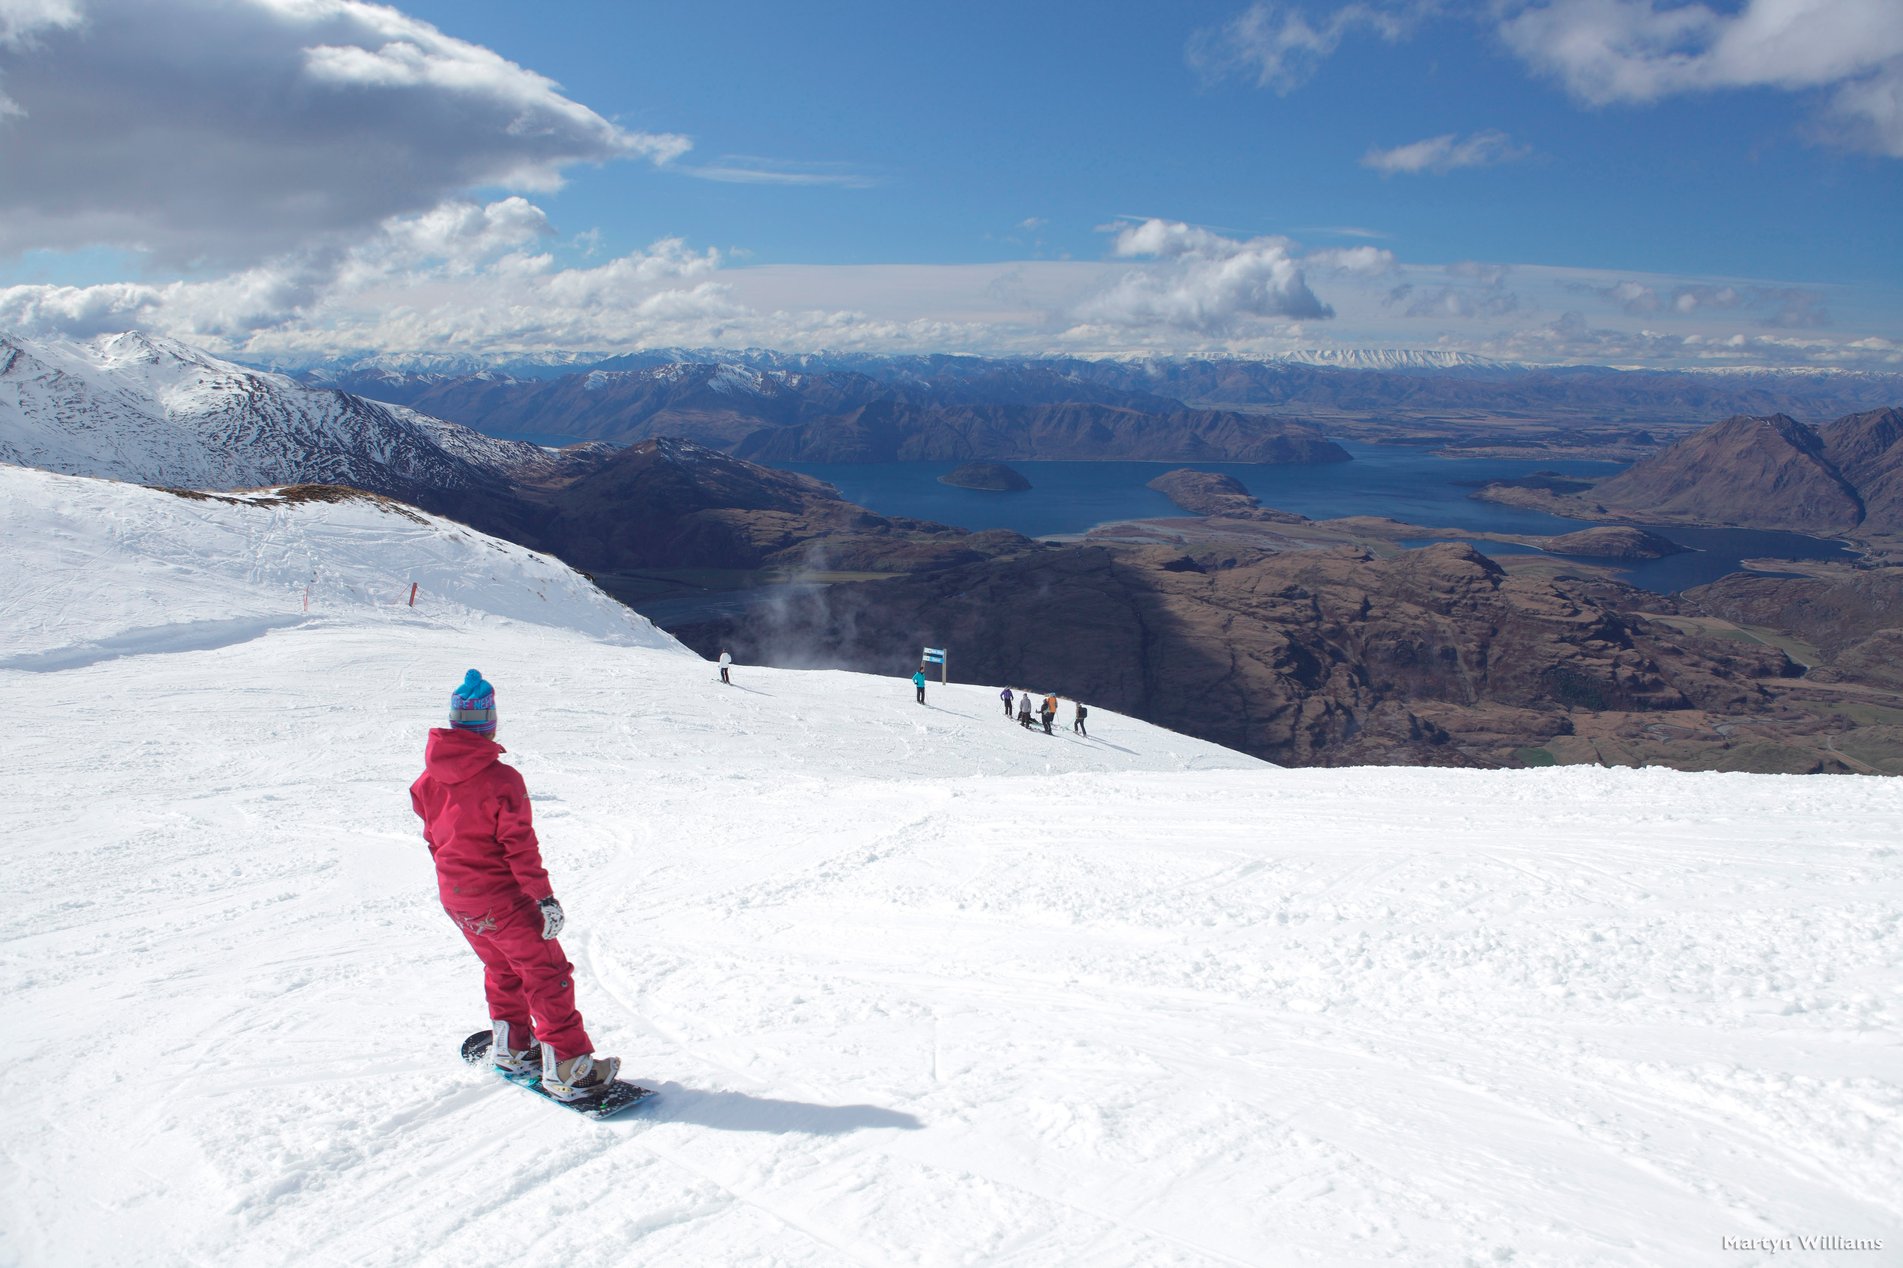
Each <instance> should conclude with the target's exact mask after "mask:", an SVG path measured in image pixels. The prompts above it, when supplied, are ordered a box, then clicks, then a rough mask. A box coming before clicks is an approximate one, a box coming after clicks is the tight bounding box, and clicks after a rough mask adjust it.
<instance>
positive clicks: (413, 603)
mask: <svg viewBox="0 0 1903 1268" xmlns="http://www.w3.org/2000/svg"><path fill="white" fill-rule="evenodd" d="M410 606H411V607H415V606H416V582H414V581H412V582H410Z"/></svg>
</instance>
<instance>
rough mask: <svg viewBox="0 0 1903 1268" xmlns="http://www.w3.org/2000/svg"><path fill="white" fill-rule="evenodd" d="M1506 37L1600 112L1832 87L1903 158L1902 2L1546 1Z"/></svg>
mask: <svg viewBox="0 0 1903 1268" xmlns="http://www.w3.org/2000/svg"><path fill="white" fill-rule="evenodd" d="M1506 12H1507V16H1506V17H1505V18H1504V20H1503V21H1502V22H1501V23H1500V27H1499V31H1500V35H1501V36H1502V38H1503V39H1504V40H1505V41H1506V43H1507V46H1508V47H1509V48H1511V49H1512V50H1513V51H1514V52H1515V53H1517V54H1518V55H1519V56H1520V57H1521V58H1522V59H1524V60H1525V61H1526V62H1527V63H1528V64H1529V65H1531V66H1532V67H1534V68H1535V69H1537V70H1539V71H1541V72H1544V73H1546V74H1548V75H1551V76H1553V77H1554V78H1556V79H1558V80H1559V81H1560V82H1561V83H1562V84H1564V85H1565V87H1566V88H1567V90H1568V91H1569V92H1571V93H1572V94H1573V95H1574V96H1576V97H1578V98H1579V99H1581V100H1582V101H1585V102H1587V103H1589V104H1592V105H1609V104H1612V103H1615V102H1650V101H1656V100H1658V99H1660V98H1662V97H1667V96H1671V95H1674V94H1679V93H1689V92H1709V91H1714V90H1718V89H1727V88H1760V87H1768V88H1778V89H1783V90H1786V91H1803V90H1825V91H1827V92H1828V93H1829V94H1830V95H1829V101H1828V109H1829V110H1830V112H1831V113H1832V114H1833V116H1835V118H1836V119H1837V120H1838V122H1839V123H1840V124H1841V125H1844V126H1847V127H1848V128H1849V129H1851V131H1850V132H1849V134H1848V135H1847V136H1845V137H1844V138H1843V139H1846V140H1848V141H1850V142H1851V143H1853V144H1857V145H1861V146H1864V147H1866V148H1870V149H1874V150H1877V151H1879V152H1881V153H1885V154H1889V155H1892V156H1897V157H1903V6H1899V4H1898V3H1897V0H1744V2H1743V3H1742V4H1736V5H1730V6H1726V7H1724V8H1712V7H1709V6H1707V5H1704V4H1684V3H1672V2H1670V0H1544V2H1542V3H1534V4H1518V5H1514V6H1511V7H1510V8H1508V9H1507V11H1506Z"/></svg>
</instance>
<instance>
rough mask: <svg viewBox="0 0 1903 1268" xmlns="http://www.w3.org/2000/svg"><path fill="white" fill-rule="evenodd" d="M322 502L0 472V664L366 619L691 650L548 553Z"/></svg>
mask: <svg viewBox="0 0 1903 1268" xmlns="http://www.w3.org/2000/svg"><path fill="white" fill-rule="evenodd" d="M324 496H326V497H329V498H336V499H339V500H327V501H308V500H287V498H286V497H285V495H284V494H282V493H281V492H279V491H276V490H268V489H267V490H264V491H261V492H256V493H246V494H236V495H223V494H202V493H192V494H184V493H174V492H168V491H162V490H157V489H148V488H143V487H141V486H138V485H131V484H118V483H113V482H109V481H103V480H92V479H85V478H80V477H73V476H61V475H54V474H50V473H48V472H43V471H35V470H30V469H28V468H25V467H12V466H4V465H0V533H4V534H5V536H6V539H7V541H8V548H7V552H6V554H5V556H4V557H0V594H4V595H6V596H7V599H6V600H5V601H4V603H0V668H10V669H53V668H64V667H67V666H70V665H77V664H87V663H91V662H93V661H96V660H102V659H108V658H110V657H113V656H121V655H130V656H136V655H140V654H143V653H148V652H159V651H180V650H186V649H191V648H199V649H203V648H210V647H216V646H222V645H225V644H229V643H236V642H242V641H245V640H247V639H250V638H254V637H257V636H259V635H261V634H263V633H264V632H266V631H268V630H276V629H289V628H292V627H296V626H313V627H335V626H337V625H339V624H360V623H365V622H368V623H370V624H372V625H375V626H377V627H378V628H383V627H385V626H386V625H389V623H390V622H395V623H396V625H395V626H394V627H393V629H394V630H399V631H400V630H403V629H411V628H419V627H423V626H441V625H442V624H443V623H445V622H448V623H450V624H452V625H453V626H454V627H455V628H458V629H472V630H480V629H483V628H486V627H487V626H488V625H489V624H491V623H493V622H495V621H498V620H501V621H508V622H515V623H521V624H525V625H530V626H538V627H545V628H553V629H558V630H560V631H562V632H563V633H564V634H567V635H573V634H583V635H586V636H588V637H590V638H595V639H600V640H603V641H605V642H609V643H620V644H629V645H638V646H644V647H654V648H666V649H670V650H672V651H674V652H675V653H677V654H679V655H682V656H691V653H689V652H687V650H686V649H685V648H683V647H681V646H680V644H679V643H677V642H676V641H675V640H674V639H673V638H672V637H671V636H669V635H667V634H663V633H661V632H660V631H659V630H657V629H655V628H654V626H653V625H651V624H650V623H649V622H648V620H647V618H645V617H643V616H640V615H638V614H636V613H635V612H633V611H632V610H630V609H628V608H626V607H623V606H622V605H621V604H620V603H618V602H616V601H615V600H613V599H611V598H609V597H608V596H607V595H605V594H603V593H602V592H601V591H600V590H598V589H596V588H595V586H594V585H593V584H592V583H591V582H589V581H588V580H587V578H585V577H583V576H582V575H581V574H579V573H577V572H575V571H574V570H573V569H572V568H569V567H568V566H567V565H566V564H563V563H560V562H558V561H557V560H554V559H551V558H549V557H548V556H546V555H539V554H536V553H535V552H534V551H531V550H528V549H526V548H524V547H521V546H517V545H514V544H513V543H510V542H505V541H501V540H499V539H497V538H494V537H488V536H485V535H484V534H481V533H478V532H475V531H474V530H473V529H470V528H466V527H465V526H463V525H461V524H458V523H456V522H455V521H453V520H446V519H442V518H439V517H437V516H433V515H427V514H424V513H423V512H420V511H417V510H415V509H414V508H412V507H408V506H404V505H402V504H401V503H397V502H392V501H389V500H387V499H384V498H380V497H377V496H375V495H372V494H351V493H347V492H344V491H341V490H336V491H326V492H325V494H324ZM412 586H414V587H415V594H414V603H412V597H413V596H412V592H411V587H412Z"/></svg>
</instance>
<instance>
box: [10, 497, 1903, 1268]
mask: <svg viewBox="0 0 1903 1268" xmlns="http://www.w3.org/2000/svg"><path fill="white" fill-rule="evenodd" d="M0 531H4V532H5V534H6V538H7V541H8V548H7V551H6V553H5V555H4V559H3V560H0V596H4V598H0V639H3V640H4V642H3V643H0V649H3V650H0V661H4V662H5V664H4V667H0V709H4V715H5V716H6V717H7V719H8V721H9V723H10V726H9V737H8V741H7V743H6V745H5V746H4V756H0V769H3V770H4V771H5V787H6V790H7V795H8V799H9V801H10V802H11V803H12V809H13V816H14V827H13V829H12V830H11V831H9V832H8V833H7V834H5V836H4V838H0V840H4V845H3V846H0V848H3V849H4V850H5V851H6V852H7V857H6V864H7V866H6V871H5V874H6V883H5V885H4V887H0V952H3V953H0V991H3V992H4V996H5V998H6V1000H7V1002H8V1003H7V1010H6V1015H7V1017H8V1024H7V1028H6V1039H7V1046H8V1049H9V1051H10V1053H11V1054H12V1056H13V1058H14V1060H15V1063H16V1069H17V1070H18V1072H19V1075H20V1077H18V1078H16V1079H15V1080H14V1087H13V1090H12V1094H11V1098H10V1100H9V1104H8V1110H7V1112H6V1114H4V1115H0V1263H9V1264H10V1263H16V1262H17V1263H21V1264H30V1265H69V1264H70V1265H114V1264H123V1265H140V1266H146V1265H174V1264H176V1265H210V1264H218V1265H223V1264H233V1265H236V1264H243V1265H247V1266H251V1265H280V1264H281V1265H291V1264H312V1263H326V1264H349V1265H353V1266H354V1265H414V1264H432V1265H433V1264H442V1265H472V1266H473V1265H498V1266H503V1265H507V1266H509V1268H514V1266H516V1265H520V1264H524V1263H535V1264H561V1265H564V1268H569V1266H591V1265H610V1264H615V1265H620V1264H641V1265H704V1264H728V1263H758V1264H788V1265H806V1264H812V1265H832V1264H868V1265H889V1264H933V1265H936V1264H972V1263H998V1264H1018V1265H1046V1264H1051V1265H1056V1264H1062V1265H1070V1264H1089V1265H1123V1264H1131V1265H1135V1264H1184V1265H1201V1264H1250V1265H1258V1264H1295V1263H1314V1264H1362V1263H1399V1264H1462V1263H1474V1264H1500V1263H1511V1264H1516V1265H1524V1264H1673V1265H1684V1264H1724V1265H1737V1264H1749V1263H1754V1262H1770V1261H1771V1260H1772V1258H1773V1257H1772V1256H1771V1255H1769V1254H1768V1253H1761V1252H1760V1253H1753V1252H1741V1251H1739V1250H1737V1249H1733V1248H1731V1247H1729V1246H1727V1244H1726V1240H1725V1239H1733V1244H1734V1245H1735V1243H1736V1240H1737V1239H1762V1238H1784V1237H1793V1238H1795V1237H1799V1236H1818V1235H1824V1236H1836V1237H1845V1238H1881V1239H1883V1240H1884V1243H1885V1246H1886V1250H1885V1251H1884V1252H1883V1253H1882V1254H1879V1255H1858V1254H1851V1253H1848V1252H1844V1253H1841V1254H1838V1255H1831V1256H1827V1257H1826V1258H1828V1261H1829V1262H1832V1263H1837V1262H1842V1263H1853V1262H1854V1263H1863V1262H1870V1263H1877V1262H1883V1261H1884V1260H1885V1259H1887V1258H1889V1257H1891V1256H1893V1255H1894V1248H1895V1247H1896V1246H1898V1245H1899V1244H1903V1135H1900V1134H1899V1122H1903V1086H1900V1082H1899V1081H1900V1079H1903V1065H1900V1063H1899V1061H1898V1056H1899V1051H1900V1047H1899V1025H1898V1023H1899V1012H1900V1008H1903V999H1900V998H1899V995H1900V993H1903V972H1900V966H1903V932H1900V931H1899V923H1900V921H1903V860H1900V859H1899V854H1898V849H1897V847H1898V842H1899V837H1903V781H1899V780H1883V779H1851V778H1836V779H1833V778H1825V777H1808V778H1806V777H1780V776H1751V775H1692V774H1680V773H1675V772H1671V771H1664V770H1642V771H1627V770H1610V771H1609V770H1598V769H1577V768H1575V769H1556V770H1540V771H1522V772H1511V773H1475V772H1457V771H1427V770H1407V769H1372V768H1371V769H1359V770H1335V771H1321V770H1303V771H1285V770H1279V769H1275V768H1273V767H1269V766H1265V765H1263V764H1261V763H1258V762H1255V761H1252V760H1250V759H1248V758H1245V757H1242V756H1239V755H1237V754H1234V753H1229V752H1226V751H1225V750H1222V749H1219V748H1216V747H1214V746H1211V745H1208V744H1203V743H1200V742H1197V741H1193V740H1189V739H1186V738H1184V737H1181V736H1177V735H1173V734H1171V733H1168V732H1165V731H1161V730H1158V729H1156V728H1153V727H1149V726H1146V725H1143V724H1141V723H1137V722H1134V721H1132V720H1130V719H1127V718H1122V717H1118V716H1116V715H1114V714H1111V713H1107V712H1093V714H1092V717H1091V729H1092V732H1093V736H1092V738H1091V739H1089V740H1085V739H1083V738H1080V737H1076V736H1072V735H1070V734H1067V733H1060V734H1058V735H1055V736H1052V737H1048V738H1047V737H1045V736H1043V735H1042V734H1026V733H1025V732H1023V731H1020V730H1018V729H1017V728H1016V727H1015V726H1014V725H1012V724H1008V723H1006V722H1005V721H1004V720H1003V718H1002V715H1001V709H1000V706H999V704H998V702H997V700H996V696H995V692H994V691H993V690H992V689H991V688H984V687H953V688H949V689H942V688H939V687H936V686H934V687H932V688H931V689H930V692H929V703H928V705H927V707H925V708H920V707H919V706H917V705H916V704H914V703H913V702H912V689H911V685H910V683H909V682H908V681H906V680H905V679H904V678H903V677H897V676H895V677H893V678H890V679H885V678H875V677H869V676H865V675H857V674H846V673H797V672H788V671H773V670H763V669H756V668H753V667H749V666H740V667H738V668H737V669H736V670H735V674H734V677H735V680H736V685H735V686H733V687H723V686H721V685H720V684H719V683H718V682H717V681H716V676H715V673H714V670H713V668H712V667H711V666H710V665H708V664H706V663H705V662H703V661H701V660H699V659H698V658H696V657H693V656H691V655H689V654H687V653H686V652H684V651H683V650H682V649H680V648H679V647H678V645H676V644H674V643H673V642H672V640H670V639H668V638H666V637H665V636H664V635H660V634H658V633H656V632H654V631H653V630H652V628H651V627H649V626H647V624H646V622H644V621H642V620H640V618H638V617H634V616H632V615H630V614H628V613H626V612H625V611H624V610H622V609H620V608H618V607H616V606H615V605H613V604H612V603H609V602H608V601H607V600H605V599H603V598H601V596H599V595H598V594H596V593H595V592H594V591H593V590H592V589H591V588H590V587H588V586H587V585H586V583H585V582H584V581H583V580H582V579H581V578H579V577H577V576H575V575H574V574H573V573H571V572H569V571H568V570H567V569H565V568H563V567H562V566H561V565H559V564H556V563H554V562H552V561H549V560H546V559H542V558H540V557H537V556H534V555H532V554H530V553H529V552H526V551H522V550H520V549H518V548H516V547H511V546H507V545H505V544H503V543H499V542H495V541H492V540H490V539H488V538H484V537H481V536H479V535H477V534H474V533H470V532H468V531H467V530H464V529H462V528H460V527H458V526H455V525H452V524H449V523H447V522H444V521H440V520H433V519H430V518H428V517H422V518H416V517H410V516H406V515H402V514H397V513H393V512H392V511H390V510H387V509H383V508H380V507H379V506H377V505H376V504H373V503H368V502H356V501H353V502H344V503H335V504H331V503H303V504H294V505H282V504H279V505H272V506H265V507H239V506H232V505H229V504H227V503H223V502H206V501H188V500H184V499H179V498H175V497H171V496H169V495H166V494H162V493H157V492H153V491H150V490H144V489H139V488H135V487H131V486H124V485H110V484H103V483H99V482H94V481H82V480H76V479H69V478H63V477H53V476H47V475H43V474H39V473H30V472H23V471H19V470H9V469H0ZM307 575H315V577H316V578H317V581H316V583H314V584H313V587H312V593H313V600H312V606H311V611H310V613H309V614H306V613H305V612H304V610H303V607H302V602H303V584H304V580H305V577H306V576H307ZM413 578H414V579H420V580H421V583H422V584H421V592H422V598H420V599H419V602H418V605H417V607H416V608H415V609H410V608H408V607H407V606H405V605H403V604H401V603H400V602H398V600H399V599H400V598H401V597H403V596H404V595H406V594H407V585H408V582H409V581H410V580H411V579H413ZM470 665H475V666H479V667H480V668H482V669H483V671H484V672H485V673H486V674H487V675H488V676H489V678H490V679H491V680H492V681H493V682H495V683H496V684H497V688H498V694H499V704H500V709H501V715H502V735H501V738H502V740H503V742H504V743H505V744H506V745H507V746H508V747H509V748H510V750H511V760H513V761H515V762H516V764H517V765H519V766H520V767H521V768H522V769H523V771H524V772H525V774H526V775H527V777H528V782H529V787H530V789H531V790H532V792H533V794H534V798H535V801H534V804H535V811H536V816H537V820H538V823H539V826H540V829H541V834H542V839H543V846H544V853H545V857H546V860H547V863H548V865H549V868H550V870H551V872H552V874H553V876H554V880H555V885H556V891H557V893H558V894H559V895H560V896H561V898H562V900H563V902H564V904H565V906H566V907H567V909H568V912H569V920H570V926H569V927H570V934H569V936H568V937H566V938H565V939H564V944H565V946H566V947H567V948H568V950H569V952H570V954H571V956H572V957H573V958H574V960H575V962H576V966H577V969H578V976H579V990H580V1002H581V1006H582V1009H583V1011H584V1013H585V1014H586V1016H587V1019H588V1024H589V1028H590V1030H591V1031H592V1033H593V1035H594V1037H595V1040H596V1042H597V1044H598V1045H599V1047H600V1048H601V1049H602V1050H604V1051H610V1052H615V1053H618V1054H620V1055H621V1056H622V1057H623V1058H624V1059H625V1061H626V1063H627V1072H628V1073H629V1074H630V1075H632V1076H634V1077H636V1078H638V1079H639V1080H641V1081H643V1082H645V1083H647V1084H648V1085H649V1086H651V1087H655V1088H658V1089H659V1090H660V1093H661V1095H660V1097H659V1098H658V1099H657V1100H656V1102H655V1103H653V1104H652V1105H650V1106H648V1107H647V1108H645V1109H643V1110H641V1111H638V1112H636V1113H634V1114H632V1115H630V1116H628V1117H626V1118H624V1119H622V1120H618V1121H615V1122H612V1123H608V1124H591V1123H588V1122H586V1121H584V1120H581V1119H578V1118H575V1117H574V1116H571V1115H567V1114H564V1113H562V1112H560V1111H559V1110H556V1109H554V1108H552V1107H550V1106H548V1105H545V1104H543V1103H541V1102H539V1101H536V1100H535V1099H534V1098H532V1097H530V1096H529V1095H527V1094H526V1093H524V1092H522V1091H520V1090H518V1089H515V1088H512V1087H509V1086H507V1085H505V1084H503V1083H501V1082H500V1081H497V1080H495V1079H493V1078H491V1077H489V1076H487V1075H485V1074H483V1073H482V1072H479V1071H472V1070H468V1069H466V1068H464V1067H462V1066H461V1065H460V1064H458V1063H457V1061H456V1058H455V1046H456V1044H457V1042H458V1041H459V1040H460V1039H461V1038H462V1037H463V1036H464V1035H465V1034H467V1033H468V1032H470V1031H471V1030H475V1029H478V1028H480V1027H482V1026H483V1025H484V1021H485V1018H484V1011H483V1005H482V996H481V986H480V975H479V973H478V971H477V965H476V961H475V959H474V957H473V956H472V955H471V954H470V953H469V952H468V950H467V949H466V947H465V946H464V944H463V943H462V941H461V939H460V937H459V936H458V935H457V934H456V932H455V930H454V929H453V927H452V926H451V925H450V924H449V922H448V921H447V920H446V919H445V918H444V917H443V915H442V914H441V912H440V911H439V910H438V909H437V908H436V907H435V904H434V890H433V888H432V879H431V872H430V865H429V861H428V857H427V854H426V852H425V850H424V848H423V845H422V842H421V840H420V837H419V835H418V832H417V825H416V822H415V820H414V818H413V817H412V815H411V813H410V810H409V806H408V801H407V797H406V795H405V788H406V786H407V784H408V782H409V780H410V779H411V778H412V777H413V776H414V775H415V773H416V771H417V769H418V766H419V762H420V755H421V749H422V741H423V733H424V731H425V729H426V728H427V727H429V726H430V725H433V724H435V723H436V722H437V721H438V720H439V718H440V716H441V714H442V711H443V708H444V706H445V703H446V700H445V697H446V696H447V694H448V691H449V689H450V687H451V686H452V685H453V684H454V683H455V681H456V680H457V679H458V678H459V677H460V675H461V672H462V670H463V669H465V668H467V667H468V666H470ZM1033 685H1035V684H1033ZM1063 716H1064V717H1065V719H1066V720H1067V719H1068V716H1069V711H1068V709H1067V710H1066V711H1065V713H1064V715H1063ZM1788 1261H1791V1257H1790V1256H1789V1255H1788V1254H1785V1255H1778V1256H1776V1262H1788ZM1824 1261H1825V1260H1824V1258H1818V1257H1810V1258H1806V1257H1804V1256H1802V1255H1799V1256H1797V1257H1796V1259H1795V1262H1824Z"/></svg>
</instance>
